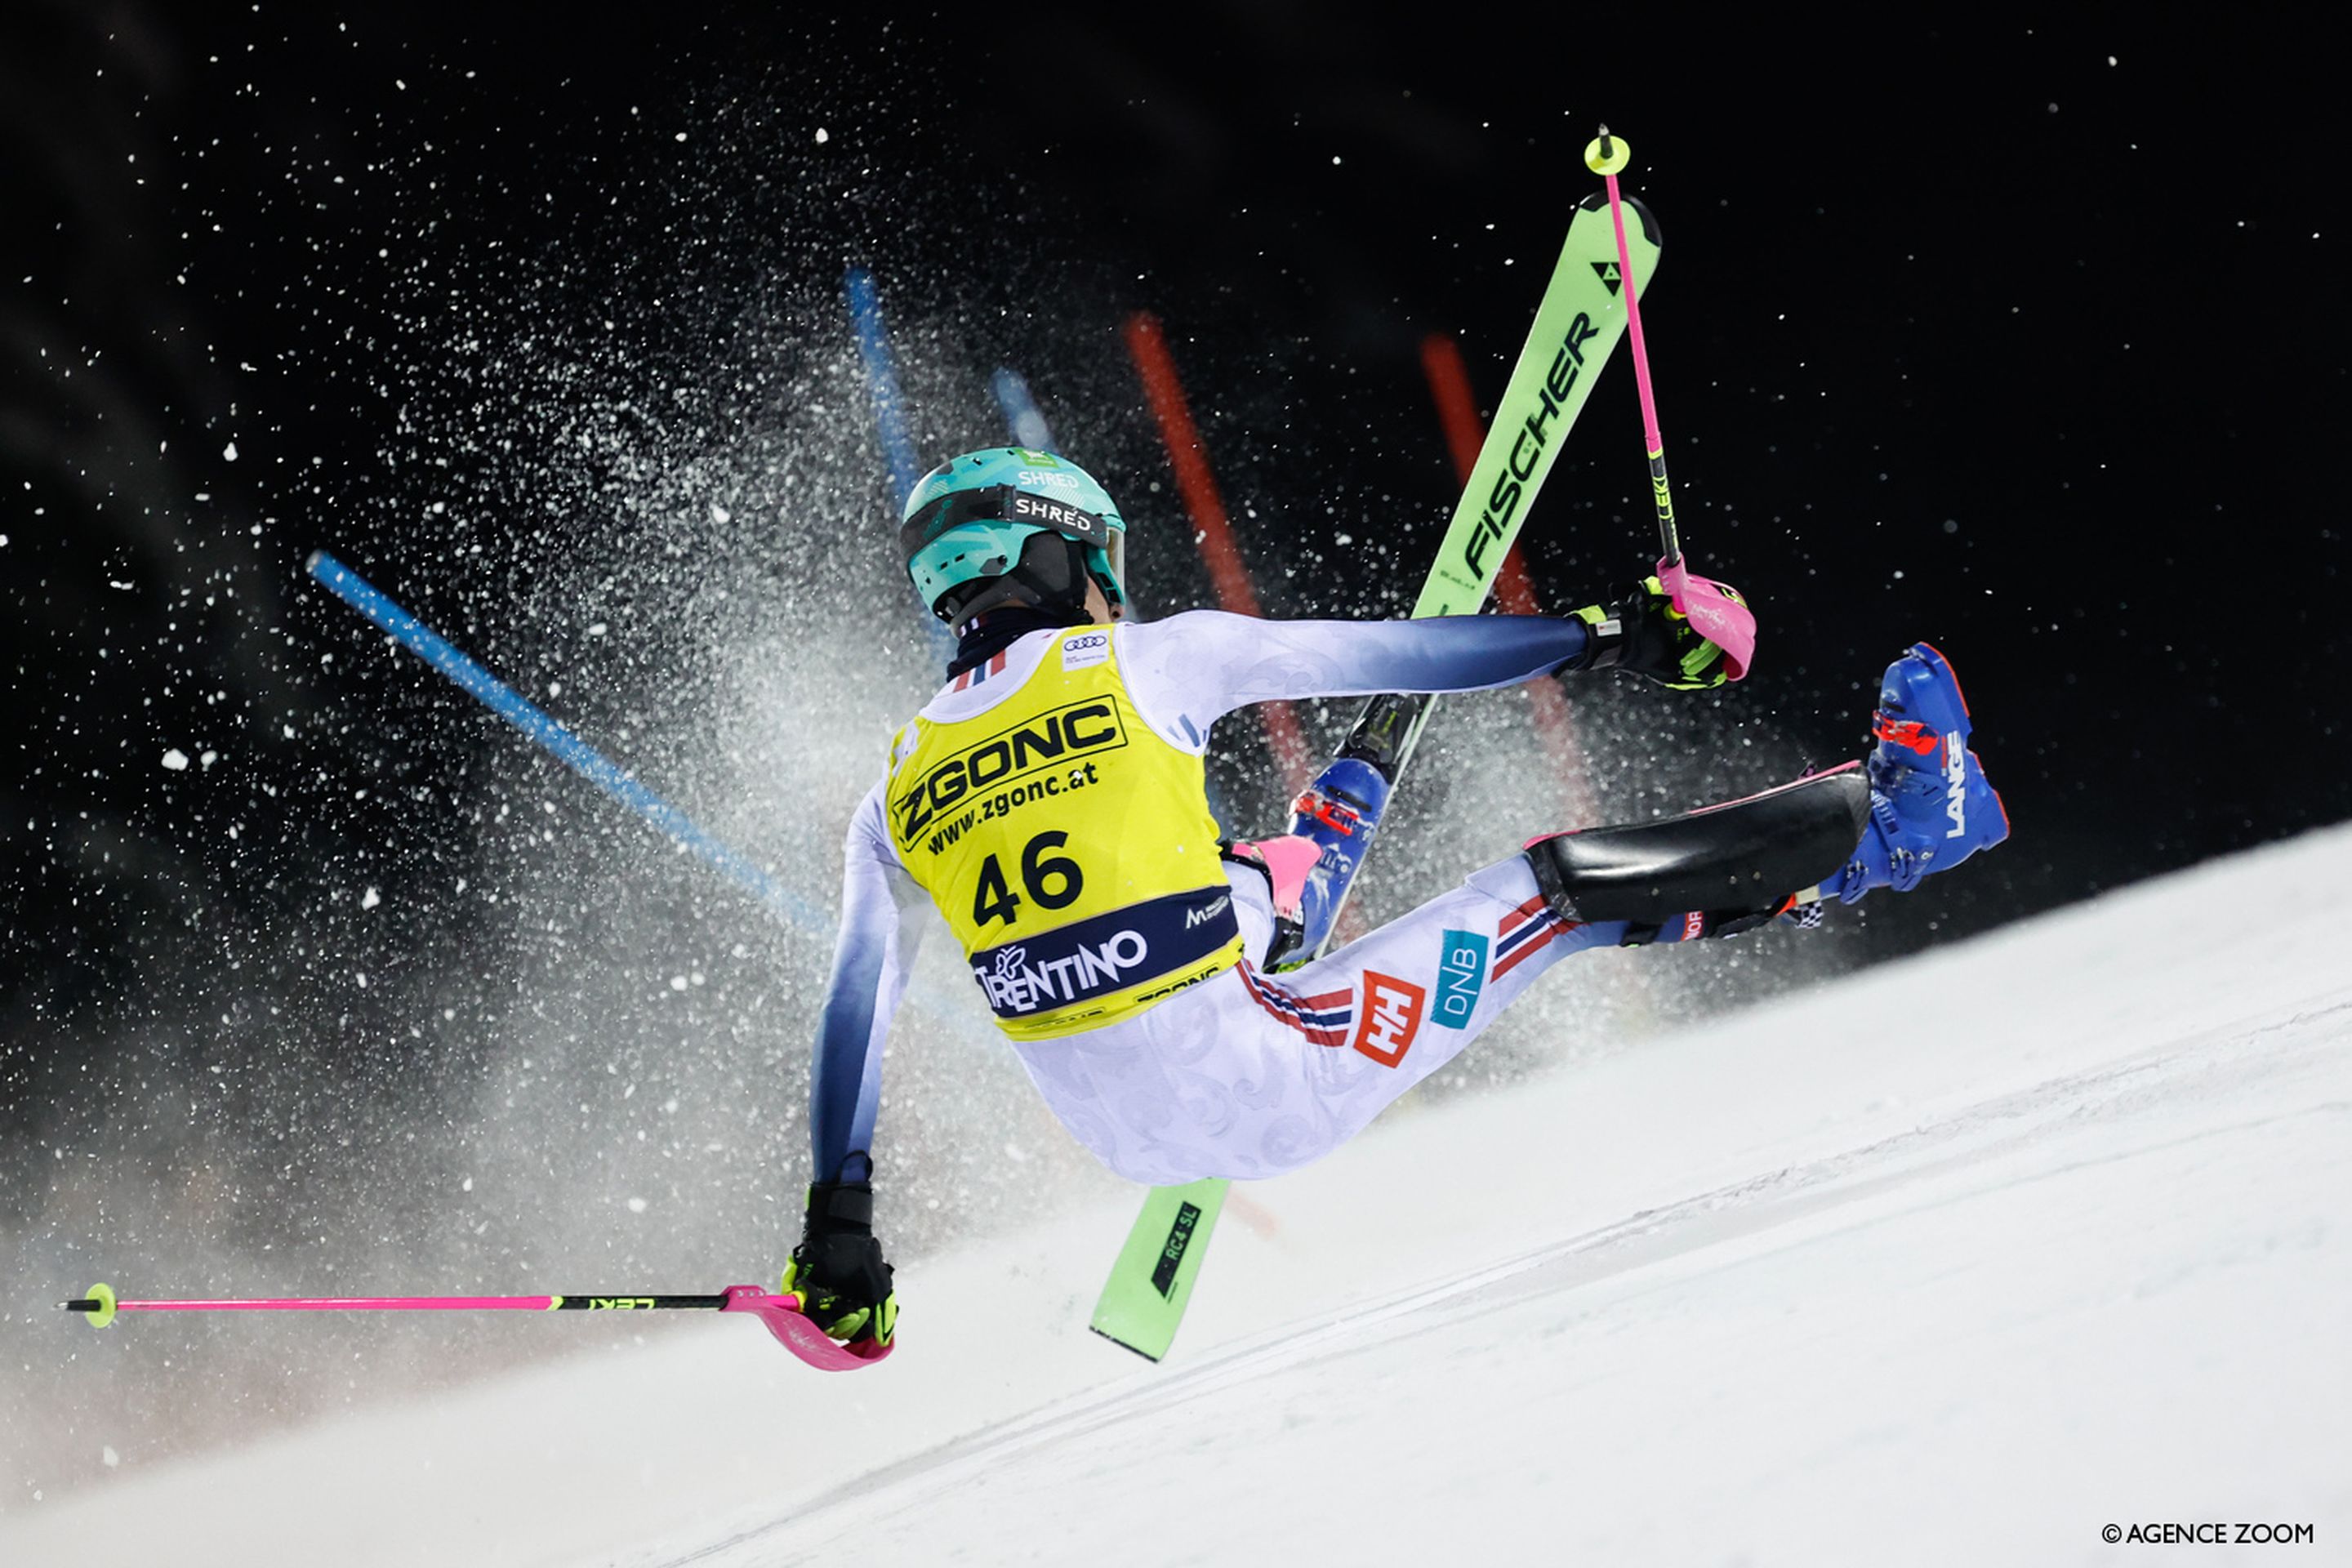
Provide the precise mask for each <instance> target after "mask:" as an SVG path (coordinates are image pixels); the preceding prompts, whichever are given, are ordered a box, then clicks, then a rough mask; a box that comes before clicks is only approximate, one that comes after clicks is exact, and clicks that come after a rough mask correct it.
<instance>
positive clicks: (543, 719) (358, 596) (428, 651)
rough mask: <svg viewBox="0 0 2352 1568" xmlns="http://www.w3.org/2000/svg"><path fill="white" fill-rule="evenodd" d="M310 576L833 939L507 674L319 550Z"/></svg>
mask: <svg viewBox="0 0 2352 1568" xmlns="http://www.w3.org/2000/svg"><path fill="white" fill-rule="evenodd" d="M309 566H310V575H311V576H312V577H314V578H316V579H318V581H319V584H320V586H321V587H323V588H325V589H326V590H327V591H328V592H329V593H331V594H333V595H335V596H336V597H337V598H339V599H341V600H342V601H343V603H345V604H347V605H350V606H351V607H352V609H354V610H357V611H358V612H359V613H360V614H361V615H362V616H366V617H367V618H368V619H369V620H371V621H373V622H374V623H375V624H376V625H377V626H382V627H383V629H384V630H385V631H386V632H387V633H389V634H390V635H391V636H392V637H394V638H395V639H396V640H397V641H398V642H399V643H400V644H401V646H402V647H405V648H407V649H408V651H409V652H411V653H413V654H415V656H416V657H417V658H421V659H423V660H424V661H425V663H427V664H429V665H431V666H432V667H433V668H436V669H437V670H439V671H440V672H441V673H442V674H443V675H446V676H447V677H448V678H449V679H451V680H453V681H455V682H456V683H457V685H459V686H462V687H464V688H465V689H467V691H469V692H471V693H472V694H473V695H474V697H475V698H476V699H477V700H479V701H480V702H481V704H482V705H483V706H484V707H486V708H488V709H489V710H491V711H492V712H494V713H496V714H497V715H498V716H499V718H501V719H504V720H505V721H507V722H508V723H509V724H512V725H513V726H514V727H515V728H516V729H518V730H520V731H522V732H523V733H524V734H525V735H528V736H529V737H530V739H531V740H532V741H534V742H538V744H539V745H540V746H541V749H543V750H545V751H546V752H548V753H549V754H551V756H553V757H554V758H555V759H556V761H558V762H560V763H562V764H563V765H564V766H565V767H568V768H570V769H571V770H572V772H573V773H578V774H579V775H580V776H581V777H582V778H584V779H586V780H587V781H588V782H589V783H590V784H594V785H595V786H596V787H597V788H598V789H600V790H603V791H604V793H605V794H606V795H610V796H612V797H613V798H614V800H616V801H619V802H620V803H621V804H622V805H625V806H627V807H628V808H629V809H630V810H631V811H634V812H635V813H636V814H637V815H638V816H642V817H644V818H645V819H646V821H647V822H649V823H651V824H652V825H653V826H655V827H656V828H658V829H660V830H661V831H662V832H663V833H666V834H667V835H668V836H669V837H670V838H671V839H672V840H673V841H674V842H676V843H677V844H678V845H680V846H681V847H685V848H686V849H688V850H690V851H692V852H693V853H694V854H695V855H696V856H697V857H698V858H700V859H701V861H702V862H703V864H705V865H707V866H709V867H710V868H712V869H713V870H715V871H718V872H719V873H721V874H722V875H724V876H726V877H727V878H728V879H730V880H731V881H733V882H734V883H735V884H736V885H737V886H738V887H740V888H742V889H744V890H745V891H747V892H749V893H750V894H751V896H752V897H753V898H755V899H757V900H760V902H761V903H762V904H764V905H766V906H767V908H768V910H769V911H770V912H771V913H772V914H774V915H775V916H776V917H777V918H779V919H780V920H782V921H785V922H786V923H787V924H790V925H793V926H797V927H799V928H800V929H801V930H803V931H807V932H809V933H810V934H812V935H814V936H820V937H824V938H825V939H826V940H828V941H830V940H831V939H832V935H833V922H832V921H828V920H826V919H825V918H824V915H822V914H820V913H819V912H818V911H817V910H815V909H814V908H812V907H811V906H810V905H809V904H807V903H805V902H803V900H800V899H798V898H796V897H794V896H793V894H791V893H789V892H787V891H785V890H784V889H782V887H780V886H778V885H777V883H776V880H775V879H774V878H772V877H771V876H769V875H768V874H767V873H766V872H765V871H762V870H761V869H760V868H759V867H757V866H755V865H753V864H752V863H751V861H750V860H749V859H747V858H744V857H743V856H742V855H741V854H740V852H738V851H737V850H735V849H733V848H731V847H729V846H727V845H725V844H722V843H720V842H719V840H718V839H716V838H713V837H711V836H710V835H709V834H708V833H705V832H704V831H703V830H702V829H701V828H699V827H697V826H695V825H694V823H693V822H692V821H691V820H689V819H688V816H687V815H686V814H685V813H684V812H682V811H680V810H678V809H677V807H676V806H674V805H670V804H669V803H668V802H667V801H666V800H664V799H662V798H661V796H659V795H656V794H654V792H653V791H651V790H649V789H647V788H646V786H645V785H643V784H639V783H638V782H637V781H636V780H635V779H634V778H631V777H630V776H629V775H628V773H625V772H624V771H623V770H622V769H621V768H620V767H619V766H618V765H617V764H616V763H614V762H613V761H612V759H610V758H609V757H606V756H605V755H604V753H603V752H599V751H598V750H596V748H595V747H593V746H592V745H590V744H589V743H588V742H585V741H583V740H582V739H581V738H580V737H579V736H577V735H575V734H573V733H572V731H569V730H567V729H565V728H564V727H563V726H562V724H559V723H557V722H556V721H554V720H553V719H551V718H550V717H548V715H547V714H546V713H545V712H543V711H542V710H541V709H539V708H538V707H537V706H536V705H534V704H533V703H532V702H531V701H530V700H529V699H527V698H525V697H524V696H522V694H521V693H520V692H518V691H516V690H515V689H514V688H512V687H510V686H509V685H508V684H507V683H506V682H505V681H503V680H500V679H499V678H498V677H497V676H495V675H492V674H491V673H490V672H489V671H488V670H487V669H484V668H482V667H481V666H480V665H479V664H478V663H476V662H475V661H474V660H473V659H471V658H467V656H466V655H465V654H463V653H461V652H459V651H458V650H457V648H455V647H451V646H450V645H449V644H448V643H447V642H446V641H444V640H443V639H442V637H440V636H439V634H437V633H436V632H435V631H434V630H433V628H432V627H430V626H426V625H425V623H424V622H422V621H420V620H418V619H417V618H416V617H415V616H412V615H410V614H409V613H408V612H407V611H406V610H404V609H402V608H401V607H400V605H397V604H395V603H394V602H393V601H392V600H391V599H390V598H388V597H386V596H385V595H383V593H382V592H380V591H379V590H377V589H376V588H375V586H374V585H373V584H370V583H369V582H368V581H367V580H366V579H365V578H363V577H362V576H361V575H360V574H358V573H356V572H354V571H352V569H351V568H350V567H348V566H346V565H344V564H343V563H341V562H340V561H338V560H336V559H335V558H334V557H333V556H331V555H330V554H328V553H327V552H325V551H323V550H314V551H312V552H310V562H309Z"/></svg>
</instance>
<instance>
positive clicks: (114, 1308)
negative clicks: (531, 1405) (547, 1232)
mask: <svg viewBox="0 0 2352 1568" xmlns="http://www.w3.org/2000/svg"><path fill="white" fill-rule="evenodd" d="M61 1305H63V1306H64V1308H65V1310H67V1311H68V1312H79V1313H81V1314H82V1315H83V1316H84V1317H85V1318H87V1319H89V1324H90V1327H92V1328H96V1329H102V1328H104V1327H106V1326H107V1325H108V1324H109V1323H111V1322H112V1321H114V1319H115V1316H116V1314H118V1313H121V1312H661V1311H699V1312H744V1313H749V1314H750V1315H751V1316H752V1317H755V1318H757V1319H758V1320H759V1321H761V1322H762V1323H765V1324H766V1325H767V1326H768V1331H769V1332H770V1333H772V1334H773V1335H775V1336H776V1340H777V1342H779V1343H780V1344H782V1346H783V1347H784V1348H785V1349H786V1350H788V1351H790V1352H793V1354H794V1355H796V1356H798V1357H800V1358H801V1360H803V1361H804V1362H806V1363H808V1364H809V1365H811V1366H814V1367H817V1368H819V1369H821V1370H823V1371H825V1372H854V1371H856V1369H857V1368H859V1367H863V1366H871V1365H873V1364H874V1363H876V1362H878V1361H880V1360H882V1359H883V1358H884V1357H885V1356H887V1355H888V1354H889V1353H890V1352H891V1351H892V1349H893V1348H895V1346H896V1343H897V1342H896V1341H895V1340H894V1341H893V1342H891V1343H890V1344H887V1345H877V1344H875V1343H874V1342H872V1341H870V1340H869V1341H865V1342H856V1343H852V1344H846V1345H845V1344H842V1343H840V1342H836V1341H835V1340H833V1339H830V1338H828V1337H827V1336H826V1334H825V1332H824V1330H822V1329H820V1328H818V1327H817V1326H816V1324H814V1322H811V1321H809V1320H808V1319H807V1318H806V1317H804V1316H803V1315H802V1312H801V1310H800V1307H801V1303H800V1298H799V1297H797V1296H785V1295H775V1294H772V1293H771V1292H769V1291H766V1290H762V1289H760V1287H758V1286H757V1285H730V1286H729V1287H727V1289H724V1290H722V1291H720V1292H719V1293H718V1294H717V1295H711V1296H649V1295H614V1294H608V1293H607V1294H595V1295H580V1296H268V1297H250V1298H246V1299H242V1300H210V1301H124V1300H118V1299H117V1298H116V1296H115V1294H114V1290H113V1288H112V1287H111V1286H107V1285H93V1286H91V1287H90V1288H89V1295H87V1296H84V1297H82V1298H80V1299H79V1300H72V1301H67V1302H63V1303H61Z"/></svg>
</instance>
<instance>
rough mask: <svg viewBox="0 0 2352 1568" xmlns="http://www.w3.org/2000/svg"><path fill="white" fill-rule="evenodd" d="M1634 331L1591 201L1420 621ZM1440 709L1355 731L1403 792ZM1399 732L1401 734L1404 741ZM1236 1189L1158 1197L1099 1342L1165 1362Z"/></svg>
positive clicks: (1471, 559)
mask: <svg viewBox="0 0 2352 1568" xmlns="http://www.w3.org/2000/svg"><path fill="white" fill-rule="evenodd" d="M1626 205H1628V206H1629V207H1631V208H1632V209H1633V212H1634V213H1635V215H1636V216H1638V217H1639V219H1640V222H1641V232H1640V233H1639V234H1638V235H1629V236H1628V237H1627V245H1628V248H1629V250H1630V251H1631V253H1632V256H1633V283H1634V287H1635V288H1636V289H1638V290H1640V291H1641V292H1642V293H1644V294H1646V293H1647V292H1648V290H1649V286H1650V277H1651V275H1652V274H1653V273H1654V272H1655V271H1656V270H1657V266H1658V226H1657V221H1656V219H1654V218H1653V217H1652V216H1650V211H1649V209H1648V208H1647V207H1644V206H1643V205H1642V204H1641V203H1639V202H1633V201H1629V202H1627V203H1626ZM1624 335H1625V307H1624V289H1623V279H1622V276H1621V274H1620V271H1619V263H1618V259H1617V238H1616V234H1615V231H1614V230H1613V228H1612V226H1611V224H1610V220H1609V200H1608V197H1607V196H1606V195H1603V194H1601V193H1599V192H1595V193H1594V194H1593V195H1590V196H1587V197H1586V198H1585V199H1584V200H1583V201H1581V202H1580V203H1578V204H1577V208H1576V212H1575V215H1574V216H1572V217H1571V218H1570V220H1569V225H1568V238H1567V240H1566V242H1565V243H1563V244H1562V245H1561V247H1560V250H1559V262H1558V263H1557V264H1556V265H1555V266H1554V267H1553V268H1552V274H1551V282H1550V283H1549V285H1548V286H1546V288H1545V289H1544V297H1543V302H1542V304H1540V305H1538V307H1537V309H1536V320H1535V325H1534V326H1533V327H1532V328H1530V329H1529V330H1528V341H1527V346H1526V347H1524V348H1522V349H1521V350H1520V351H1519V361H1518V363H1517V365H1516V366H1514V367H1513V368H1512V371H1511V380H1510V384H1509V385H1508V386H1507V387H1506V388H1505V389H1504V392H1503V401H1502V402H1501V404H1499V405H1497V406H1496V410H1495V423H1494V426H1493V427H1492V428H1490V429H1489V430H1488V431H1487V432H1486V444H1485V445H1484V446H1482V447H1480V448H1479V449H1478V461H1477V463H1476V465H1475V466H1474V467H1473V468H1471V470H1470V482H1469V483H1468V484H1467V485H1466V486H1465V487H1464V489H1463V492H1462V500H1461V501H1460V502H1459V503H1458V504H1457V505H1456V506H1455V507H1454V521H1453V525H1452V526H1451V527H1449V528H1448V529H1447V530H1446V531H1445V537H1444V540H1443V541H1442V542H1440V543H1439V545H1438V547H1437V562H1436V564H1434V565H1433V566H1432V567H1431V568H1430V572H1429V577H1428V580H1427V581H1426V582H1424V583H1423V584H1422V589H1421V597H1420V598H1419V599H1417V600H1415V601H1414V602H1413V606H1412V613H1413V616H1414V617H1415V618H1419V617H1420V616H1466V615H1475V613H1477V611H1478V610H1479V609H1480V608H1481V607H1482V606H1483V605H1485V604H1486V595H1488V594H1489V593H1490V592H1492V591H1493V589H1494V586H1495V574H1496V573H1497V572H1499V571H1501V570H1502V565H1503V557H1504V556H1505V555H1507V554H1508V553H1509V552H1510V548H1511V542H1512V541H1513V540H1515V539H1517V537H1518V533H1519V527H1520V525H1521V524H1522V523H1524V522H1525V521H1527V516H1528V509H1529V508H1530V507H1532V506H1533V505H1534V504H1535V499H1536V492H1537V490H1538V489H1541V488H1542V485H1543V482H1544V479H1545V477H1546V476H1547V475H1549V473H1550V472H1551V466H1552V463H1553V461H1554V459H1556V458H1558V457H1559V449H1560V447H1561V446H1562V445H1563V444H1565V442H1566V440H1567V438H1568V432H1569V429H1570V426H1573V425H1574V424H1575V423H1576V416H1577V414H1578V413H1579V411H1580V410H1581V409H1582V408H1583V407H1584V404H1585V400H1586V399H1587V398H1588V397H1590V396H1591V393H1592V383H1593V380H1594V378H1595V377H1597V376H1598V375H1599V374H1601V366H1603V365H1605V364H1607V363H1609V356H1610V355H1611V354H1612V353H1615V352H1616V348H1617V344H1618V342H1619V341H1620V340H1621V339H1622V338H1623V337H1624ZM1436 706H1437V702H1436V699H1434V698H1433V697H1404V698H1391V697H1376V698H1374V699H1373V700H1372V701H1371V702H1370V705H1368V706H1367V707H1366V708H1365V710H1364V716H1363V717H1362V718H1361V719H1360V720H1359V721H1357V724H1356V728H1355V730H1354V731H1351V733H1350V736H1349V741H1350V744H1351V745H1352V744H1353V743H1354V742H1355V741H1356V739H1357V737H1358V736H1360V735H1363V734H1364V733H1365V732H1366V731H1369V730H1374V729H1386V730H1388V731H1392V732H1391V733H1390V734H1388V735H1385V736H1383V737H1381V738H1380V739H1379V740H1378V742H1377V744H1378V746H1379V750H1380V752H1381V754H1383V755H1384V756H1386V757H1387V758H1388V759H1390V764H1389V766H1388V767H1385V768H1383V770H1382V771H1384V772H1388V773H1390V776H1391V783H1393V782H1394V778H1395V774H1396V773H1400V772H1402V769H1403V767H1404V764H1405V762H1406V760H1407V759H1409V758H1410V757H1411V756H1412V748H1413V746H1414V744H1415V742H1418V741H1419V740H1420V738H1421V731H1422V729H1423V726H1424V725H1426V724H1427V723H1428V722H1429V716H1430V714H1431V713H1432V712H1433V711H1434V710H1435V709H1436ZM1400 727H1401V738H1400V736H1399V733H1397V732H1395V731H1400ZM1335 923H1336V921H1335ZM1227 1185H1228V1184H1227V1183H1226V1181H1225V1180H1224V1179H1223V1177H1211V1178H1209V1179H1208V1180H1206V1181H1199V1182H1189V1183H1187V1184H1184V1185H1182V1186H1180V1187H1154V1188H1152V1189H1151V1191H1150V1194H1148V1195H1147V1196H1146V1197H1145V1198H1144V1200H1143V1212H1142V1213H1141V1214H1140V1215H1137V1216H1136V1221H1135V1225H1134V1226H1133V1228H1131V1229H1130V1230H1129V1232H1128V1234H1127V1244H1126V1245H1125V1246H1124V1247H1120V1248H1119V1253H1118V1262H1116V1263H1115V1264H1113V1265H1112V1266H1111V1272H1110V1279H1108V1281H1106V1282H1105V1283H1104V1285H1103V1291H1102V1297H1101V1299H1100V1300H1097V1302H1096V1303H1095V1315H1094V1321H1093V1327H1094V1331H1095V1332H1097V1333H1098V1334H1101V1335H1102V1336H1103V1337H1104V1338H1106V1339H1109V1340H1115V1341H1117V1342H1118V1343H1120V1344H1122V1345H1125V1346H1126V1347H1127V1348H1128V1349H1129V1350H1131V1351H1134V1352H1136V1353H1138V1354H1139V1355H1142V1356H1145V1357H1147V1358H1149V1359H1150V1360H1152V1361H1158V1360H1160V1358H1161V1357H1162V1356H1164V1355H1166V1354H1167V1353H1168V1347H1169V1346H1170V1345H1171V1343H1173V1342H1175V1338H1176V1329H1177V1325H1178V1324H1180V1323H1181V1322H1182V1321H1184V1309H1185V1307H1186V1306H1187V1305H1188V1304H1190V1302H1191V1301H1192V1284H1193V1281H1194V1280H1195V1279H1198V1278H1199V1277H1200V1272H1201V1260H1202V1257H1203V1256H1204V1255H1205V1254H1206V1253H1207V1251H1208V1247H1209V1232H1210V1229H1211V1227H1213V1226H1214V1225H1215V1224H1216V1219H1217V1215H1218V1213H1219V1212H1220V1211H1221V1210H1222V1209H1223V1207H1224V1202H1225V1188H1226V1186H1227Z"/></svg>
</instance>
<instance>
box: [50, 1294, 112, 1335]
mask: <svg viewBox="0 0 2352 1568" xmlns="http://www.w3.org/2000/svg"><path fill="white" fill-rule="evenodd" d="M58 1305H59V1306H61V1307H63V1308H64V1309H65V1310H67V1311H68V1312H79V1313H81V1314H82V1315H83V1316H84V1317H86V1318H88V1319H89V1326H90V1327H91V1328H93V1329H102V1328H104V1327H106V1325H107V1324H109V1323H110V1322H112V1321H114V1287H113V1286H111V1285H93V1286H91V1287H90V1288H89V1295H87V1296H84V1297H82V1298H81V1299H80V1300H76V1301H60V1302H58Z"/></svg>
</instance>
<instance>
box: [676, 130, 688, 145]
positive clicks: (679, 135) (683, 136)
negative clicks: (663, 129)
mask: <svg viewBox="0 0 2352 1568" xmlns="http://www.w3.org/2000/svg"><path fill="white" fill-rule="evenodd" d="M677 139H678V140H679V141H681V142H683V141H685V140H686V132H683V131H681V132H678V133H677Z"/></svg>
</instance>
